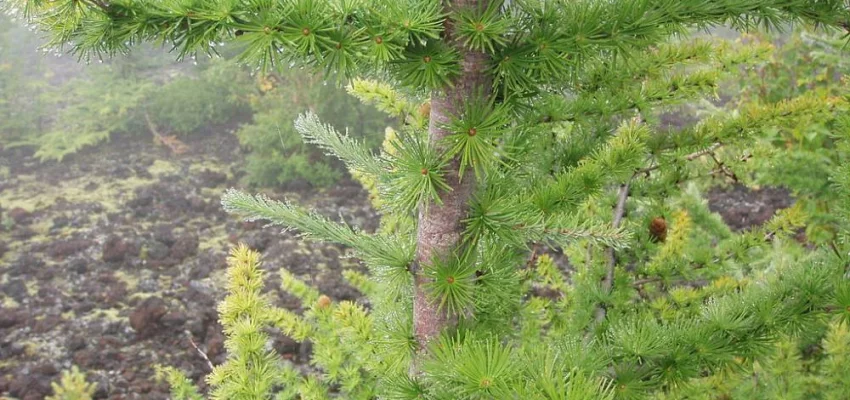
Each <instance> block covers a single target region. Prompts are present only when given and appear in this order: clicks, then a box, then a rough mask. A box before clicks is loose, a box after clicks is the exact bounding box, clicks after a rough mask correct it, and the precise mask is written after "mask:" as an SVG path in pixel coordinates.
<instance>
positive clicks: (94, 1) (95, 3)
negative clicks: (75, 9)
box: [83, 0, 109, 12]
mask: <svg viewBox="0 0 850 400" xmlns="http://www.w3.org/2000/svg"><path fill="white" fill-rule="evenodd" d="M83 2H84V3H87V4H90V5H93V6H95V7H97V8H100V9H101V10H103V12H109V5H108V4H106V3H104V2H103V1H100V0H85V1H83Z"/></svg>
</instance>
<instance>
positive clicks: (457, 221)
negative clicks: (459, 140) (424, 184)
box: [413, 0, 491, 351]
mask: <svg viewBox="0 0 850 400" xmlns="http://www.w3.org/2000/svg"><path fill="white" fill-rule="evenodd" d="M488 1H489V0H454V1H452V4H451V6H449V5H446V6H445V7H446V8H447V10H446V11H447V12H448V13H451V12H452V9H458V8H479V7H481V8H483V7H487V3H488ZM444 40H445V41H446V42H447V43H449V44H451V45H452V46H455V48H457V49H458V51H459V52H460V54H461V60H462V72H461V74H460V75H459V76H457V77H456V78H455V79H454V81H453V85H452V86H450V87H446V88H443V89H442V90H439V91H434V92H432V93H431V121H430V126H429V127H428V131H429V137H430V140H431V143H434V144H438V143H439V141H440V140H441V139H443V138H444V137H446V136H448V135H451V134H452V132H450V131H448V130H446V129H443V126H445V124H447V123H448V122H449V121H450V120H451V118H453V117H454V116H455V115H457V114H458V113H459V112H460V111H462V110H463V106H464V105H465V104H468V103H469V102H470V100H471V99H472V98H473V96H486V95H487V93H489V88H490V85H491V81H490V78H489V76H488V75H487V74H486V73H485V69H486V67H487V61H488V56H487V54H485V53H480V52H470V51H466V50H464V49H463V48H462V47H461V46H460V45H459V44H458V43H457V42H456V41H455V38H454V28H453V26H452V23H451V21H450V20H448V19H447V21H446V24H445V36H444ZM459 166H460V161H459V160H458V159H457V158H455V159H454V160H452V162H451V163H450V167H449V171H448V172H447V175H446V183H447V184H448V185H449V187H451V190H450V191H446V192H443V193H441V194H440V199H441V200H442V203H443V204H442V205H437V204H435V203H433V202H432V203H431V204H429V205H428V207H427V208H420V210H419V224H418V232H417V249H416V262H415V263H414V271H413V273H414V302H413V326H414V333H415V335H416V339H417V340H418V343H419V349H420V351H423V350H424V349H425V346H427V344H428V343H429V342H430V341H431V340H432V339H433V338H434V337H436V336H438V335H439V334H440V332H441V331H442V330H443V329H445V328H447V327H450V326H453V325H454V324H455V323H456V322H457V315H452V314H450V313H447V312H445V311H440V310H438V307H437V306H438V304H437V302H436V301H434V299H431V298H429V296H428V294H427V292H426V289H425V287H424V285H425V284H426V283H427V282H428V278H427V277H426V276H424V275H423V273H422V265H426V264H429V263H431V261H432V260H434V259H435V258H438V257H446V256H448V255H451V254H452V252H453V251H455V249H456V248H457V246H458V245H459V243H460V240H461V233H462V232H463V224H462V223H461V221H462V220H463V219H464V218H466V215H467V210H468V203H469V198H470V196H471V195H472V191H473V189H474V187H475V176H474V175H473V174H472V173H471V172H469V171H471V168H470V169H467V171H465V172H464V176H463V177H462V178H463V179H461V176H460V175H459ZM426 210H427V211H426Z"/></svg>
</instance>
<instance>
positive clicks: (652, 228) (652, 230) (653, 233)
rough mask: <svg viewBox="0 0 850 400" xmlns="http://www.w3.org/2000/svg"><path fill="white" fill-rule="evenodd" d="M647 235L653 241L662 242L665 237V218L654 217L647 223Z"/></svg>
mask: <svg viewBox="0 0 850 400" xmlns="http://www.w3.org/2000/svg"><path fill="white" fill-rule="evenodd" d="M649 236H650V237H651V238H652V241H653V242H663V241H664V240H666V239H667V220H665V219H664V217H655V218H653V219H652V221H651V222H650V223H649Z"/></svg>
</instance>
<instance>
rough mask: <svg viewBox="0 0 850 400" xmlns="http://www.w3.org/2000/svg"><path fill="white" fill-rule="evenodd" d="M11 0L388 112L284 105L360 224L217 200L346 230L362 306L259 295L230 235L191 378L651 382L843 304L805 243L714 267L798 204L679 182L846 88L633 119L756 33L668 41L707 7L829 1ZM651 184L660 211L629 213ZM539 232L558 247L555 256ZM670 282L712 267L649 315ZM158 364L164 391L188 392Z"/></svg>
mask: <svg viewBox="0 0 850 400" xmlns="http://www.w3.org/2000/svg"><path fill="white" fill-rule="evenodd" d="M11 4H13V6H15V7H16V10H17V11H20V12H21V13H23V14H24V15H25V16H26V18H27V19H28V21H30V22H31V23H33V24H37V25H38V26H39V27H40V28H42V29H43V30H44V31H45V32H47V33H48V34H49V35H50V38H51V41H50V44H51V45H52V46H58V47H62V48H64V49H67V50H70V51H71V52H73V53H75V54H77V55H79V56H80V57H81V58H82V59H88V58H91V57H104V56H112V55H115V54H117V53H124V52H127V51H130V50H131V48H132V47H133V46H134V45H136V44H139V43H141V42H156V43H162V44H163V45H166V46H170V47H172V48H173V51H174V52H175V53H176V54H177V56H178V57H179V58H184V57H189V56H195V55H196V54H210V55H214V54H216V50H217V49H218V48H219V47H220V46H234V47H235V48H238V49H239V52H240V56H239V58H240V60H241V61H243V62H244V63H246V64H250V65H252V66H254V67H256V68H257V69H258V71H259V72H264V71H268V70H271V69H280V68H290V67H293V66H302V67H305V69H304V70H303V71H304V73H314V72H315V73H323V74H325V75H326V77H327V79H328V80H337V81H338V82H342V83H350V86H349V89H350V91H351V92H352V93H353V94H354V95H356V96H358V97H360V98H361V99H363V100H364V101H366V102H370V103H373V104H376V105H377V106H378V107H379V108H380V109H382V110H384V111H386V112H387V113H389V114H390V115H393V116H396V117H398V121H399V127H398V129H397V130H396V131H393V132H390V135H388V138H387V142H386V146H385V148H384V149H383V151H382V152H381V153H380V154H373V152H371V151H370V150H368V149H367V148H365V147H363V146H362V145H361V144H360V143H358V142H357V141H355V140H353V139H351V138H350V137H348V136H347V135H345V134H341V133H339V132H337V131H336V130H334V129H333V128H332V127H330V126H328V125H326V124H323V123H322V122H321V121H319V120H318V119H317V118H316V117H315V116H314V115H312V114H309V113H308V114H305V115H303V116H301V117H300V118H299V119H298V120H297V121H296V128H297V129H298V130H299V131H300V132H301V133H302V135H303V136H304V138H305V140H307V141H309V142H312V143H315V144H317V145H319V146H320V147H322V148H324V149H325V150H327V152H328V153H329V154H333V155H335V156H337V157H339V158H340V159H342V160H343V161H345V162H346V164H347V165H348V167H349V169H350V170H351V171H352V173H353V174H355V175H356V176H359V177H361V179H363V180H364V181H368V182H371V184H372V186H373V188H374V193H375V194H376V198H377V199H378V200H377V201H376V204H379V209H380V211H381V213H382V215H383V224H382V228H381V229H380V230H379V231H378V232H376V233H366V232H362V231H360V230H358V229H357V228H356V227H351V226H349V225H347V224H345V223H341V222H336V221H333V220H330V219H328V218H326V217H323V216H321V215H318V214H316V213H315V212H312V211H309V210H305V209H303V208H301V207H298V206H297V205H294V204H291V203H289V202H279V201H273V200H270V199H268V198H267V197H265V196H262V195H256V196H253V195H248V194H245V193H242V192H239V191H236V190H231V191H228V192H227V193H226V194H225V195H224V197H223V199H222V203H223V205H224V207H225V208H226V209H227V210H228V211H230V212H233V213H235V214H238V215H241V216H244V217H246V218H249V219H255V220H267V221H270V223H272V224H277V225H282V226H284V227H286V228H291V229H295V230H298V231H299V232H301V233H302V234H303V235H304V237H305V239H307V240H322V241H329V242H334V243H340V244H343V245H345V246H348V247H349V248H351V249H352V251H353V254H354V255H355V256H356V257H358V258H359V259H361V260H362V261H363V262H364V263H365V264H366V266H367V267H368V268H369V274H368V275H365V274H360V273H358V272H355V271H345V272H344V273H345V275H346V278H347V279H348V280H349V281H350V282H351V283H352V285H354V286H355V287H357V288H358V289H360V290H361V291H362V292H363V293H364V294H366V295H367V296H368V298H369V303H368V311H367V308H366V307H364V306H363V305H360V304H355V303H350V302H341V303H338V304H337V303H333V302H332V301H330V299H328V298H327V297H324V296H321V295H320V294H319V293H318V292H316V290H315V289H313V288H311V287H309V286H307V285H306V284H305V283H303V282H301V281H299V280H298V279H297V277H294V276H292V275H291V274H289V273H287V272H286V271H284V272H282V274H283V282H284V288H285V289H286V290H287V291H290V292H292V293H293V294H295V295H297V296H298V297H299V298H300V299H301V300H302V302H303V303H304V305H305V309H307V311H306V312H305V314H304V315H296V314H294V313H293V312H291V311H289V310H283V309H278V308H275V307H273V306H272V305H271V304H270V300H269V299H267V298H266V297H265V296H264V295H263V294H262V293H261V292H260V289H261V288H262V286H263V285H262V278H263V272H262V270H261V269H259V268H258V263H259V260H258V256H257V254H256V253H253V252H251V251H250V250H248V249H245V248H239V249H237V250H234V253H233V255H232V257H231V260H230V261H231V262H230V269H229V282H230V283H229V285H230V286H229V291H230V295H229V296H228V298H227V299H225V301H224V302H223V303H222V305H221V308H220V312H221V318H222V323H223V324H224V326H225V329H226V333H227V334H228V338H229V340H228V345H227V347H228V350H229V352H230V358H229V361H228V362H227V363H225V364H224V365H222V366H219V367H216V370H215V371H214V373H213V374H212V375H211V377H210V382H211V383H212V385H213V387H214V389H213V391H212V395H213V396H214V397H215V398H221V399H260V398H270V397H271V396H273V395H275V396H278V397H277V398H303V399H318V398H327V397H334V396H339V397H342V398H362V399H367V398H375V397H381V398H404V399H416V398H433V399H455V398H464V399H466V398H469V399H479V398H480V399H484V398H499V399H567V398H570V399H588V398H603V399H607V398H617V399H629V398H647V397H651V396H657V395H659V393H662V394H663V396H667V395H669V396H673V395H674V394H675V393H678V392H677V391H679V390H681V389H682V388H683V387H686V386H687V383H688V382H690V381H691V380H693V379H700V378H704V377H706V376H710V375H713V374H721V373H723V371H725V370H727V369H729V368H736V367H741V365H744V364H746V363H747V362H749V361H752V360H753V359H755V358H757V357H758V356H760V355H764V354H765V352H766V351H767V350H766V349H767V348H768V347H769V346H768V344H769V343H772V340H773V339H774V338H775V337H776V335H778V334H780V333H783V334H784V333H786V332H789V334H790V333H794V332H799V331H800V330H802V329H803V328H802V326H803V325H805V324H806V323H807V322H812V321H820V322H823V321H826V320H829V319H830V318H832V317H831V315H834V314H835V313H842V312H844V313H846V312H847V311H845V310H846V308H847V307H846V306H847V305H850V304H845V303H850V296H848V295H843V297H842V296H840V295H836V294H835V293H845V292H847V293H850V290H848V283H847V281H846V279H844V278H841V276H843V273H844V272H843V268H844V266H843V264H842V262H843V261H840V260H839V259H834V258H830V253H828V252H823V253H817V254H818V256H812V257H813V258H803V257H802V256H801V258H800V260H801V261H800V264H801V265H803V264H804V265H805V268H802V267H801V268H789V269H788V270H787V271H785V273H784V274H783V275H782V277H775V276H768V277H764V279H762V280H761V281H759V282H758V284H751V285H749V286H747V285H744V284H738V283H729V282H728V280H726V281H724V280H723V279H719V278H722V274H721V273H720V272H719V271H723V270H724V269H723V266H729V265H733V264H734V265H742V264H747V263H750V262H752V261H753V259H754V258H757V257H763V258H769V257H773V256H775V255H771V254H772V253H770V252H769V250H768V249H769V248H770V247H771V245H770V242H772V241H776V240H780V239H779V238H783V237H790V236H791V234H792V233H793V228H794V227H796V226H798V225H799V219H800V216H799V215H798V214H795V210H794V209H791V210H790V211H788V212H786V213H783V214H781V215H778V216H777V217H775V218H774V220H772V221H771V223H770V224H768V225H766V226H765V227H763V228H760V229H758V230H755V231H752V232H748V233H746V234H735V233H732V232H730V231H729V230H728V228H726V227H725V226H722V224H721V223H719V222H718V221H717V219H716V217H714V216H712V215H710V213H709V212H708V210H707V208H706V206H705V204H704V202H702V201H701V200H700V198H699V196H698V195H696V194H694V193H692V192H689V191H688V190H682V188H685V187H686V186H687V185H686V184H685V183H683V182H686V181H688V180H692V179H695V177H698V176H699V175H701V174H702V175H711V176H721V177H723V176H725V177H728V178H729V179H734V178H736V177H734V171H732V170H731V169H730V168H729V167H728V164H729V163H731V162H732V161H734V160H737V159H739V158H741V157H742V154H741V152H740V151H741V147H740V146H739V145H740V144H741V143H745V142H746V140H747V138H748V136H749V135H752V134H754V133H755V132H758V130H759V129H763V128H765V127H770V126H776V125H782V124H784V123H786V122H787V121H789V120H792V119H794V118H796V117H799V116H801V115H806V116H816V117H817V118H823V119H824V120H827V121H834V123H835V124H842V123H845V122H846V121H843V120H841V117H840V114H841V113H840V112H842V111H844V110H846V109H847V99H846V98H837V97H830V98H828V99H820V98H809V97H801V98H799V99H795V100H793V101H789V102H783V103H779V104H762V105H754V106H752V107H750V108H748V109H746V110H742V111H741V112H740V113H739V114H737V115H733V116H727V115H722V116H713V117H710V118H707V119H705V120H703V121H701V122H700V123H699V124H697V125H695V126H693V127H686V128H682V129H676V130H672V131H669V132H668V131H662V130H660V129H659V128H658V118H657V115H656V114H655V113H654V111H655V110H658V109H662V108H663V107H668V106H671V105H675V104H680V103H683V102H686V101H689V100H693V99H697V98H700V97H702V96H704V95H706V94H710V93H712V92H714V91H715V90H716V88H717V86H718V82H719V80H720V79H721V77H722V76H723V75H724V74H726V73H728V72H731V71H734V70H735V68H736V66H738V65H741V64H746V63H749V62H752V61H753V60H758V59H759V57H760V56H761V55H762V54H763V53H764V52H765V51H767V49H765V48H764V47H759V46H755V45H753V46H739V47H733V46H726V45H723V44H720V43H717V42H713V41H710V40H708V39H705V38H703V39H699V40H694V41H686V40H679V38H682V37H685V36H687V35H688V34H689V33H691V32H694V31H696V30H699V29H707V28H711V27H714V26H722V25H726V26H731V27H733V28H735V29H738V30H747V29H753V28H757V27H764V28H777V29H781V28H782V27H785V26H787V25H788V24H802V25H808V26H815V27H824V28H826V29H839V30H848V29H850V28H848V27H850V9H848V4H847V2H846V1H845V0H712V1H708V0H576V1H571V0H455V1H447V0H444V1H439V0H327V1H322V0H150V1H142V0H28V1H21V0H14V1H13V3H11ZM736 146H738V147H736ZM723 150H726V152H723ZM668 197H670V198H675V199H676V200H675V201H676V203H675V207H677V210H676V212H675V213H671V214H670V215H669V218H667V219H664V218H660V217H657V216H653V215H652V213H653V212H656V211H658V210H659V209H660V208H659V207H661V206H658V204H664V206H663V207H661V208H664V207H668V208H669V207H671V206H670V204H669V203H665V199H667V198H668ZM653 207H654V208H653ZM611 210H613V212H612V211H611ZM629 210H631V211H629ZM627 214H628V218H627ZM630 219H631V220H632V222H631V223H629V220H630ZM645 222H651V224H650V229H649V232H648V233H647V232H646V229H642V228H643V227H645V226H646V225H645ZM839 245H842V244H839ZM546 248H562V249H564V252H565V253H566V254H567V255H568V256H569V259H570V262H571V264H572V266H573V269H572V270H570V271H564V270H561V269H559V267H558V265H557V264H556V263H555V262H553V260H552V259H551V257H550V256H549V255H546V254H544V250H545V249H546ZM754 249H761V250H754ZM568 272H569V273H568ZM677 279H686V280H687V279H708V280H714V279H718V281H719V283H716V284H713V285H710V286H708V288H705V289H703V290H699V291H695V292H694V293H691V292H687V291H686V294H687V296H693V297H692V298H690V297H689V299H690V300H688V302H691V303H693V304H695V306H693V307H681V308H676V309H675V310H674V309H664V310H661V311H659V310H660V309H659V308H657V307H656V306H658V307H660V306H659V304H661V303H659V302H662V301H667V300H664V299H668V298H673V299H674V300H676V301H678V300H681V296H685V294H683V293H682V291H681V290H680V291H677V290H676V288H675V287H673V288H672V289H671V287H672V286H674V285H672V286H668V285H669V284H671V282H673V281H675V280H677ZM659 282H660V283H663V284H661V285H655V286H653V284H654V283H659ZM800 291H802V292H803V293H802V294H803V295H800ZM676 296H679V297H676ZM687 296H686V297H687ZM647 299H648V300H647ZM643 300H647V301H643ZM671 301H672V300H671ZM682 301H684V300H682ZM647 304H649V305H647ZM689 304H690V303H689ZM654 307H655V308H654ZM842 307H844V309H842ZM842 315H843V314H842ZM267 326H276V327H278V328H280V329H282V330H283V332H285V333H286V334H287V335H289V336H291V337H293V338H295V339H296V340H300V341H304V340H310V341H312V342H313V343H314V352H313V364H314V365H315V366H316V368H318V370H320V371H322V372H321V373H315V374H307V375H306V376H303V375H302V374H301V373H300V372H299V371H298V370H297V369H295V368H294V367H293V366H291V365H288V364H286V363H284V362H282V361H281V360H280V359H279V357H276V355H275V354H273V353H272V352H270V350H268V349H267V347H266V346H265V343H266V341H267V340H268V334H267V333H266V332H265V330H264V328H265V327H267ZM163 371H164V372H165V373H166V375H167V376H168V377H169V378H170V379H169V380H170V381H171V382H172V383H174V384H175V396H176V397H180V398H197V397H199V396H198V394H197V393H196V392H195V391H194V389H192V388H191V387H190V385H189V384H188V382H186V381H185V379H184V378H182V377H180V376H179V374H178V373H177V372H176V371H175V370H173V369H165V370H163ZM682 398H692V397H682Z"/></svg>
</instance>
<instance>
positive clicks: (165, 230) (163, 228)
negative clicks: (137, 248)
mask: <svg viewBox="0 0 850 400" xmlns="http://www.w3.org/2000/svg"><path fill="white" fill-rule="evenodd" d="M153 238H154V240H156V241H157V242H160V243H163V244H165V245H166V246H168V247H171V246H173V245H174V242H176V241H177V238H175V237H174V227H173V226H171V225H159V226H157V227H155V228H153Z"/></svg>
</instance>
